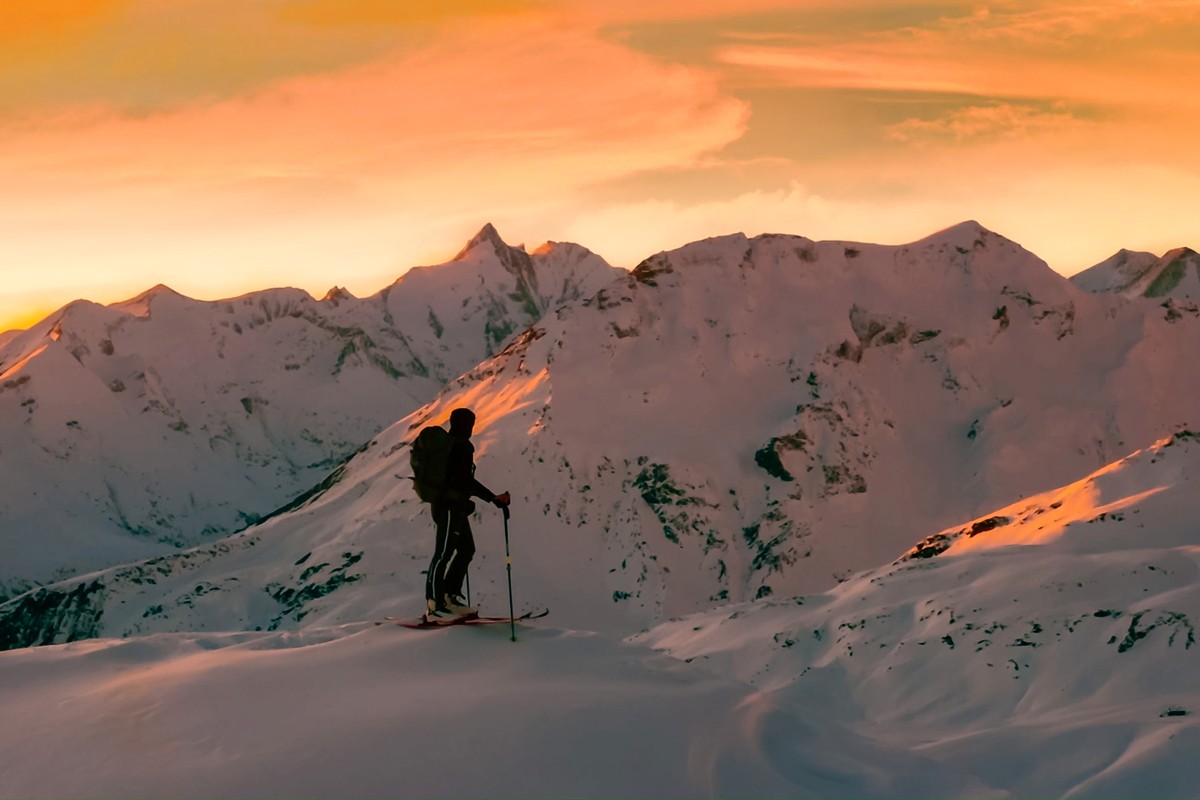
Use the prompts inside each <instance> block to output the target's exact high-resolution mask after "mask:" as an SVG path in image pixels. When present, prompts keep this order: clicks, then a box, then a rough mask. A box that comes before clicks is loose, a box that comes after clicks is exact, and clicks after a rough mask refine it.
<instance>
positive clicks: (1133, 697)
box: [634, 432, 1200, 797]
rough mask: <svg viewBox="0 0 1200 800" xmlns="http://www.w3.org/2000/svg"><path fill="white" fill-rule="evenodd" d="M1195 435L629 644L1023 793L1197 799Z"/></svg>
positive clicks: (1198, 462)
mask: <svg viewBox="0 0 1200 800" xmlns="http://www.w3.org/2000/svg"><path fill="white" fill-rule="evenodd" d="M1198 478H1200V436H1198V435H1197V434H1195V433H1191V432H1183V433H1181V434H1179V435H1178V436H1175V437H1171V438H1168V439H1164V440H1162V441H1160V442H1158V443H1157V444H1155V445H1154V446H1153V447H1149V448H1147V449H1146V450H1143V451H1139V452H1137V453H1135V454H1133V455H1132V456H1130V457H1128V458H1125V459H1121V460H1119V461H1116V462H1114V463H1112V464H1109V465H1107V466H1105V467H1104V468H1103V469H1101V470H1098V471H1096V472H1095V473H1093V474H1091V475H1089V476H1087V477H1085V478H1083V479H1081V480H1079V481H1077V482H1075V483H1073V484H1070V485H1068V486H1065V487H1063V488H1061V489H1057V490H1053V491H1049V492H1046V493H1043V494H1040V495H1038V496H1035V497H1030V498H1027V499H1025V500H1022V501H1021V502H1019V503H1016V504H1014V505H1012V506H1009V507H1007V508H1003V509H999V510H997V511H996V512H995V513H993V514H990V515H988V516H987V517H984V518H981V519H978V520H974V521H972V522H970V523H968V524H966V525H963V526H956V527H955V528H953V529H949V530H947V531H944V532H942V533H940V534H936V535H934V536H932V537H929V538H928V539H926V540H925V541H923V542H922V543H921V544H920V545H918V546H917V547H916V548H914V549H913V550H911V551H909V553H908V554H906V556H905V557H904V558H903V559H902V560H901V561H899V562H898V563H896V564H893V565H891V566H889V567H883V568H880V569H876V570H872V571H869V572H866V573H863V574H860V575H857V576H855V577H854V578H853V579H851V580H849V581H847V582H845V583H843V584H842V585H840V586H838V587H837V588H836V589H834V590H832V591H830V592H828V593H825V594H822V595H817V596H806V597H799V598H794V599H789V600H786V601H778V602H776V601H765V602H760V603H754V604H746V605H741V606H735V607H731V608H725V609H718V610H713V611H710V612H705V613H703V614H699V615H695V616H692V617H688V618H686V619H683V620H679V621H676V622H670V623H667V624H664V625H662V626H659V627H658V628H655V629H654V630H652V631H650V632H648V633H646V634H643V635H641V636H637V637H634V639H635V641H638V642H640V643H643V644H649V645H651V646H653V647H655V648H657V649H660V650H662V651H664V652H667V653H670V654H671V655H674V656H676V657H677V658H681V659H685V660H687V661H690V662H692V663H700V664H704V665H705V666H707V667H709V668H710V669H712V670H714V671H715V672H716V673H717V674H720V675H725V676H728V677H731V678H736V679H738V680H742V681H745V682H748V683H749V684H751V685H753V686H755V687H757V688H759V689H760V690H762V691H764V692H765V693H767V694H769V695H771V696H774V697H788V698H790V699H791V700H793V701H794V702H795V703H797V704H801V705H803V706H804V707H805V708H807V709H808V710H809V712H810V713H812V714H813V715H815V716H819V717H822V718H831V719H838V720H843V721H851V727H852V728H854V729H856V730H859V731H872V732H874V734H875V735H876V736H877V737H878V738H879V740H880V741H881V742H884V743H890V744H892V745H894V746H906V747H910V748H912V751H913V752H914V754H917V755H920V756H923V757H927V758H934V759H937V760H938V761H939V762H942V763H947V764H955V765H958V766H960V767H965V768H967V769H969V770H970V771H971V772H972V773H973V774H974V775H976V776H977V777H978V778H979V779H981V780H983V781H985V782H987V783H988V785H990V786H992V787H994V788H998V789H1003V790H1005V791H1008V792H1012V793H1013V794H1015V795H1017V796H1021V797H1051V796H1093V797H1189V796H1191V797H1194V796H1195V793H1196V786H1197V784H1198V782H1200V765H1197V763H1196V759H1195V753H1196V750H1197V747H1200V726H1198V725H1197V717H1198V715H1200V670H1197V667H1198V666H1200V664H1198V661H1200V646H1197V642H1196V630H1195V626H1196V623H1197V621H1200V583H1197V580H1196V578H1197V575H1198V574H1200V528H1198V527H1197V523H1196V516H1195V510H1196V505H1195V502H1196V501H1195V498H1196V497H1197V492H1198V490H1200V487H1198V486H1197V479H1198Z"/></svg>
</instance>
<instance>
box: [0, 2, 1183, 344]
mask: <svg viewBox="0 0 1200 800" xmlns="http://www.w3.org/2000/svg"><path fill="white" fill-rule="evenodd" d="M1198 43H1200V0H1162V1H1161V2H1155V0H1144V1H1142V2H1137V1H1135V0H1079V2H1044V1H1043V0H1012V1H1010V2H991V3H988V2H960V1H959V0H926V2H921V3H902V2H889V1H888V0H839V2H837V3H831V2H817V1H816V0H799V1H797V0H792V1H791V2H784V1H782V0H662V1H661V2H660V1H658V0H606V2H596V1H593V0H457V2H454V1H452V0H445V1H443V2H436V3H435V2H426V0H420V2H417V1H415V0H414V1H413V2H409V0H39V1H38V2H31V3H10V4H7V5H6V7H5V10H4V11H3V15H2V17H0V331H3V330H7V329H9V328H13V327H24V326H26V325H28V324H31V323H32V322H34V321H36V319H39V318H41V317H42V316H45V315H46V314H47V313H49V312H51V311H53V310H54V309H55V308H57V307H59V306H62V305H64V304H65V303H67V302H70V301H71V300H74V299H76V298H87V299H90V300H95V301H97V302H104V303H108V302H114V301H117V300H121V299H125V298H128V297H130V296H133V295H135V294H137V293H139V292H140V291H143V290H145V289H147V288H149V287H151V286H153V285H155V284H158V283H165V284H167V285H169V286H171V287H172V288H173V289H175V290H177V291H179V292H181V293H183V294H186V295H189V296H192V297H197V298H203V299H216V298H221V297H229V296H235V295H238V294H242V293H245V292H247V291H252V290H255V289H264V288H269V287H275V286H297V287H300V288H303V289H307V290H308V291H310V292H312V293H313V294H316V295H317V296H320V295H321V294H323V293H324V292H325V290H327V289H328V288H330V287H331V286H333V285H335V284H336V285H340V286H345V287H347V288H348V289H349V290H350V291H351V292H353V293H355V294H357V295H360V296H363V295H368V294H372V293H374V292H376V291H378V290H379V289H381V288H383V287H384V286H386V285H387V284H389V283H390V282H392V281H393V280H395V279H396V278H397V277H399V275H400V274H402V273H403V272H404V271H405V270H406V269H407V268H408V267H411V266H415V265H418V264H428V263H437V262H441V261H445V260H447V259H448V258H450V257H451V256H452V255H453V254H454V253H455V252H456V251H457V250H458V249H459V248H460V247H461V246H462V244H463V243H464V242H465V240H466V239H467V238H468V237H469V236H470V235H472V234H473V233H474V232H475V231H476V230H478V229H479V228H480V227H481V226H482V225H483V224H484V223H485V222H489V221H490V222H492V223H494V224H495V225H496V227H497V228H498V229H499V231H500V233H501V235H502V236H503V237H504V238H505V239H506V240H507V241H508V242H510V243H513V244H516V243H521V242H524V243H525V244H526V245H527V246H529V247H530V249H532V248H533V247H534V246H536V245H538V244H541V243H542V242H544V241H546V240H555V241H572V242H578V243H580V244H582V245H584V246H586V247H589V248H591V249H592V250H595V251H596V252H598V253H599V254H600V255H602V256H604V257H605V258H607V259H608V260H609V261H610V262H612V263H614V264H618V265H621V266H633V265H635V264H636V263H637V262H638V261H640V260H641V259H642V258H644V257H646V256H648V255H650V254H652V253H654V252H656V251H658V250H662V249H666V248H672V247H677V246H679V245H682V244H684V243H686V242H688V241H692V240H694V239H699V238H703V237H706V236H714V235H719V234H724V233H731V232H736V231H744V232H745V233H747V234H750V235H753V234H757V233H763V232H780V233H795V234H801V235H804V236H808V237H810V238H814V239H854V240H859V241H871V242H881V243H891V244H896V243H902V242H906V241H911V240H913V239H916V238H919V237H921V236H924V235H927V234H929V233H932V232H934V231H936V230H938V229H941V228H944V227H947V226H948V225H951V224H954V223H956V222H960V221H962V220H965V219H975V220H978V221H979V222H981V223H982V224H983V225H985V226H986V227H988V228H990V229H992V230H994V231H996V232H998V233H1000V234H1003V235H1004V236H1007V237H1008V238H1010V239H1013V240H1015V241H1017V242H1019V243H1020V244H1022V245H1024V246H1025V247H1027V248H1029V249H1030V250H1032V251H1033V252H1035V253H1037V254H1038V255H1040V256H1041V257H1043V258H1045V259H1046V260H1047V261H1048V262H1049V263H1050V265H1051V266H1052V267H1053V268H1055V269H1056V270H1058V271H1059V272H1062V273H1064V274H1068V275H1069V274H1071V273H1074V272H1076V271H1078V270H1080V269H1082V268H1084V267H1088V266H1091V265H1092V264H1095V263H1097V262H1098V261H1101V260H1103V259H1104V258H1106V257H1108V256H1109V255H1111V254H1112V253H1114V252H1115V251H1116V250H1118V249H1120V248H1122V247H1124V248H1129V249H1134V250H1149V251H1152V252H1155V253H1162V252H1164V251H1165V250H1167V249H1170V248H1172V247H1177V246H1182V245H1188V246H1191V247H1195V248H1200V213H1198V211H1197V199H1198V198H1200V147H1197V145H1196V142H1197V140H1198V138H1200V44H1198Z"/></svg>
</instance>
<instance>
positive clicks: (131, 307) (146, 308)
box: [112, 283, 188, 317]
mask: <svg viewBox="0 0 1200 800" xmlns="http://www.w3.org/2000/svg"><path fill="white" fill-rule="evenodd" d="M164 298H171V299H174V300H187V299H188V298H187V297H184V296H183V295H181V294H180V293H179V292H177V291H175V290H174V289H172V288H171V287H170V286H167V285H166V284H162V283H159V284H156V285H155V286H152V287H151V288H149V289H147V290H146V291H144V292H142V293H141V294H139V295H138V296H137V297H132V298H130V299H128V300H123V301H121V302H119V303H113V304H112V307H113V308H116V309H119V310H121V311H124V312H126V313H129V314H133V315H135V316H139V317H148V316H150V305H151V303H155V302H158V301H160V300H162V299H164Z"/></svg>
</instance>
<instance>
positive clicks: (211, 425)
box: [0, 225, 626, 598]
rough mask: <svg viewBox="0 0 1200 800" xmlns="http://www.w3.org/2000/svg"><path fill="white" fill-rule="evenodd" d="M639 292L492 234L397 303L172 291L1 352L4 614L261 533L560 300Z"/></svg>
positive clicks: (392, 294)
mask: <svg viewBox="0 0 1200 800" xmlns="http://www.w3.org/2000/svg"><path fill="white" fill-rule="evenodd" d="M624 274H626V272H625V270H620V269H617V268H615V267H610V266H609V265H607V264H606V263H605V262H604V261H603V260H602V259H601V258H600V257H598V256H596V255H594V254H592V253H590V252H588V251H587V250H586V249H584V248H582V247H579V246H577V245H571V244H555V243H548V244H546V245H545V246H543V247H542V248H540V249H538V250H537V251H535V252H533V253H526V252H525V251H524V250H523V249H522V248H515V247H510V246H508V245H506V244H505V243H504V242H503V241H502V240H501V239H500V237H499V235H498V234H497V233H496V230H495V229H494V228H493V227H492V226H491V225H487V226H485V227H484V228H483V229H482V230H481V231H480V232H479V234H478V235H477V236H476V237H474V238H473V239H472V240H471V241H470V243H468V245H467V246H466V247H465V248H464V249H463V251H462V252H461V253H459V255H458V256H457V257H456V258H455V259H454V260H453V261H451V262H450V263H448V264H444V265H440V266H436V267H421V268H416V269H414V270H412V271H410V272H408V273H406V274H405V275H404V276H403V277H401V278H400V279H399V280H397V281H396V282H395V283H394V284H393V285H391V286H389V287H387V288H386V289H384V290H383V291H381V292H379V293H378V294H376V295H374V296H372V297H368V298H365V299H361V300H360V299H357V298H354V297H352V296H350V295H349V294H348V293H347V292H345V291H344V290H340V289H334V290H331V291H330V292H329V293H328V294H327V295H326V296H325V298H323V299H322V300H316V299H314V298H313V297H311V296H309V295H308V294H307V293H306V292H303V291H300V290H296V289H273V290H268V291H264V292H257V293H254V294H250V295H246V296H244V297H239V298H234V299H230V300H222V301H216V302H204V301H198V300H192V299H189V298H186V297H183V296H181V295H179V294H177V293H175V292H173V291H171V290H170V289H168V288H166V287H164V286H158V287H155V288H154V289H151V290H150V291H148V292H146V293H144V294H142V295H140V296H139V297H136V298H134V299H132V300H129V301H127V302H123V303H117V304H114V305H111V306H107V307H105V306H100V305H96V304H94V303H89V302H85V301H79V302H76V303H72V304H71V305H69V306H67V307H65V308H64V309H62V310H60V311H59V312H57V313H55V314H53V315H51V316H50V317H48V318H47V319H46V320H44V321H43V322H41V323H40V324H38V325H35V326H34V327H33V328H31V329H29V330H28V331H24V332H11V333H9V334H5V337H4V339H3V340H0V341H2V342H3V344H2V346H0V453H2V454H3V458H0V518H2V519H3V521H4V523H3V526H2V529H0V551H2V552H3V553H4V554H5V555H4V558H3V559H0V598H3V597H5V596H7V595H8V594H12V593H15V592H17V591H19V590H22V589H24V588H27V587H28V586H30V585H31V584H34V583H38V582H46V581H50V580H54V579H57V578H61V577H64V576H67V575H72V574H76V573H78V572H80V571H82V570H93V569H96V568H99V567H104V566H107V565H111V564H115V563H122V562H127V561H130V560H134V559H137V558H145V557H152V556H157V555H160V554H162V553H165V552H169V551H171V550H174V549H176V548H177V547H179V546H184V545H188V544H194V543H196V542H200V541H205V540H213V539H214V538H219V537H221V536H224V535H227V534H228V533H230V532H232V531H234V530H237V529H240V528H242V527H245V526H246V525H247V524H250V523H253V522H255V521H257V520H259V519H261V518H262V517H263V516H265V515H267V514H269V513H270V512H272V511H273V510H275V509H277V508H278V507H280V506H282V505H284V504H286V503H287V502H289V501H290V500H292V499H293V498H294V497H296V496H297V495H298V494H300V493H302V492H303V491H305V490H307V489H309V488H310V487H312V486H313V485H314V484H316V483H317V482H318V481H320V480H321V479H322V478H323V477H325V476H326V475H327V474H328V473H329V472H331V471H332V470H333V469H334V468H335V467H336V466H337V465H338V464H340V463H341V462H342V461H344V460H345V459H346V458H347V457H349V456H350V455H351V454H353V453H354V452H355V451H356V450H358V449H359V448H360V447H361V446H362V445H363V444H364V443H365V442H366V441H367V440H369V439H370V438H371V437H372V436H373V435H375V434H376V433H377V432H378V431H379V430H381V429H382V428H383V427H385V426H386V425H389V424H391V423H392V422H394V421H395V420H396V419H397V418H399V417H402V416H404V415H405V414H407V413H409V412H410V411H412V410H413V409H414V408H417V407H418V406H420V405H421V404H422V403H424V402H426V401H428V400H429V399H430V398H431V397H433V396H434V395H435V394H436V392H437V391H438V390H439V389H440V388H441V387H442V386H443V385H444V384H445V382H446V381H448V380H450V379H451V378H453V377H455V376H457V375H458V374H460V373H461V372H463V371H464V370H467V369H469V368H470V367H472V366H473V365H475V364H476V363H478V362H479V361H481V360H483V359H485V358H486V357H487V356H489V355H490V354H492V353H494V352H495V351H496V350H498V349H499V348H500V347H502V346H503V344H504V343H505V342H506V341H507V339H508V338H509V337H510V335H511V334H512V332H513V331H517V330H521V329H523V328H525V327H526V326H527V325H529V324H531V323H532V322H535V321H537V320H538V319H540V318H541V316H542V315H543V314H544V313H545V312H546V311H547V310H548V309H550V308H552V307H554V306H555V305H557V304H558V303H560V302H563V301H567V300H573V299H576V298H578V297H581V296H588V295H591V294H593V293H595V291H596V290H598V289H599V288H601V287H602V286H604V285H606V284H607V283H609V282H611V281H612V280H613V278H614V277H616V276H620V275H624Z"/></svg>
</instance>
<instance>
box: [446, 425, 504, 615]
mask: <svg viewBox="0 0 1200 800" xmlns="http://www.w3.org/2000/svg"><path fill="white" fill-rule="evenodd" d="M474 428H475V413H474V412H473V411H471V409H469V408H456V409H454V410H453V411H452V412H450V437H451V445H450V455H449V459H448V460H447V463H446V482H445V492H444V494H443V496H442V498H441V499H439V500H436V501H434V502H433V503H431V504H430V513H431V514H432V515H433V524H434V526H435V528H436V540H435V545H434V551H433V559H432V561H430V563H429V571H428V572H427V573H426V579H425V601H426V606H427V608H428V611H427V615H428V616H430V617H444V616H450V615H459V614H474V613H475V609H474V608H471V607H470V606H468V605H467V603H466V600H465V599H464V598H463V595H462V589H463V581H464V580H465V579H466V576H467V566H468V565H469V564H470V563H471V558H472V557H473V556H474V555H475V538H474V536H473V535H472V534H471V522H470V519H469V517H470V516H471V513H472V512H474V510H475V503H474V502H472V500H471V498H472V497H478V498H479V499H481V500H484V501H486V502H488V503H492V504H494V505H495V506H496V507H497V508H501V509H503V508H507V507H508V505H509V503H510V502H511V498H510V497H509V494H508V492H504V493H502V494H494V493H493V492H492V491H491V490H490V489H488V488H487V487H486V486H484V485H483V484H482V483H480V482H479V481H478V480H477V479H476V478H475V446H474V445H473V444H471V434H472V432H473V431H474Z"/></svg>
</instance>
